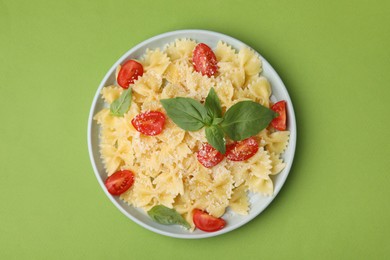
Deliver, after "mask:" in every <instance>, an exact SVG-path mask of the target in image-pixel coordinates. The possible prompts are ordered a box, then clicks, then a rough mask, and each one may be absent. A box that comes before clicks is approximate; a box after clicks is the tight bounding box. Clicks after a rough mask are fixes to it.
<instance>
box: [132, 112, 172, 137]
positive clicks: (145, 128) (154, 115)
mask: <svg viewBox="0 0 390 260" xmlns="http://www.w3.org/2000/svg"><path fill="white" fill-rule="evenodd" d="M131 124H132V125H133V126H134V128H135V129H136V130H137V131H138V132H140V133H143V134H144V135H158V134H159V133H161V132H162V130H163V127H164V124H165V115H164V114H163V113H161V112H158V111H149V112H145V113H141V114H138V115H137V116H136V117H134V118H133V120H131Z"/></svg>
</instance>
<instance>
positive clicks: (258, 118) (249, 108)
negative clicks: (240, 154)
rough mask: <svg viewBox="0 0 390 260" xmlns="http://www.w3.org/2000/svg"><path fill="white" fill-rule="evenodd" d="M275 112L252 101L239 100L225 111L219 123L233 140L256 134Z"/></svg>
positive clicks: (264, 126) (270, 119)
mask: <svg viewBox="0 0 390 260" xmlns="http://www.w3.org/2000/svg"><path fill="white" fill-rule="evenodd" d="M276 115H277V113H276V112H274V111H272V110H271V109H268V108H266V107H264V106H262V105H260V104H259V103H256V102H253V101H241V102H238V103H237V104H235V105H233V106H232V107H230V108H229V109H228V111H226V113H225V115H224V117H223V118H224V121H223V122H222V123H221V127H222V129H223V131H224V132H225V133H226V134H227V135H228V136H229V137H230V138H231V139H232V140H234V141H241V140H244V139H246V138H248V137H251V136H253V135H256V134H258V133H259V132H260V131H261V130H263V129H264V128H266V127H267V126H268V125H269V123H270V122H271V121H272V119H274V118H275V117H276Z"/></svg>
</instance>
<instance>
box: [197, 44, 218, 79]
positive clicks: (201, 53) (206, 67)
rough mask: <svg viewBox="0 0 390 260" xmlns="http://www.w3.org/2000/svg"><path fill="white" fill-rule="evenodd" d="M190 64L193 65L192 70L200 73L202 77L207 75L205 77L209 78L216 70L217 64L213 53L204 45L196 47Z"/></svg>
mask: <svg viewBox="0 0 390 260" xmlns="http://www.w3.org/2000/svg"><path fill="white" fill-rule="evenodd" d="M192 62H193V64H194V69H195V70H196V71H197V72H200V73H202V75H207V77H211V76H212V75H214V74H215V73H216V72H217V70H218V66H217V63H218V62H217V58H216V57H215V54H214V52H213V51H212V50H211V49H210V47H209V46H207V45H206V44H204V43H199V44H198V45H196V47H195V49H194V53H193V56H192Z"/></svg>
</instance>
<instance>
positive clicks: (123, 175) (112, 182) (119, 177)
mask: <svg viewBox="0 0 390 260" xmlns="http://www.w3.org/2000/svg"><path fill="white" fill-rule="evenodd" d="M133 183H134V173H132V172H131V171H128V170H123V171H117V172H115V173H114V174H112V175H111V176H110V177H108V178H107V180H106V182H105V185H106V188H107V190H108V192H109V193H110V194H112V195H121V194H122V193H124V192H125V191H127V190H128V189H130V187H131V186H132V185H133Z"/></svg>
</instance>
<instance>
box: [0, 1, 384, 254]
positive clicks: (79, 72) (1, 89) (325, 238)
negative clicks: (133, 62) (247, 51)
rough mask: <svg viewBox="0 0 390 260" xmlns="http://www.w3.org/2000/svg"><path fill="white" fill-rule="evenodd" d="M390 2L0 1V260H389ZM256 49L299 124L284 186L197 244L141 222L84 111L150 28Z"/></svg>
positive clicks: (152, 32) (158, 31)
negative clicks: (116, 191) (261, 207)
mask: <svg viewBox="0 0 390 260" xmlns="http://www.w3.org/2000/svg"><path fill="white" fill-rule="evenodd" d="M389 10H390V2H389V1H286V0H284V1H255V0H247V1H245V2H243V1H230V0H223V1H222V0H218V1H203V0H198V1H178V0H168V1H149V0H147V1H145V0H144V1H133V0H127V1H125V0H122V1H117V0H115V1H111V0H110V1H109V0H106V1H103V0H99V1H27V0H25V1H22V0H19V1H17V0H16V1H12V0H5V1H4V0H0V78H1V85H0V118H1V121H0V160H1V161H0V196H1V197H0V198H1V205H0V259H389V258H390V247H389V245H388V244H389V239H390V224H389V223H390V222H389V219H390V203H389V199H390V186H389V184H390V177H389V176H390V159H389V158H388V157H389V156H390V141H389V136H388V132H389V127H390V123H389V109H390V100H389V99H390V95H389V94H390V90H389V89H390V87H389V82H390V72H389V71H390V51H389V46H390V31H389V26H390V11H389ZM178 29H206V30H212V31H217V32H221V33H224V34H228V35H230V36H233V37H235V38H237V39H240V40H241V41H243V42H245V43H247V44H248V45H250V46H252V47H253V48H254V49H256V50H257V51H258V52H260V53H261V54H262V55H263V56H264V57H265V58H266V59H267V60H268V61H269V62H270V63H271V64H272V66H273V67H274V68H275V69H276V71H278V73H279V75H280V76H281V78H282V79H283V81H284V83H285V85H286V86H287V89H288V91H289V93H290V96H291V98H292V100H293V105H294V108H295V112H296V117H297V127H298V142H297V150H296V157H295V161H294V164H293V167H292V170H291V172H290V175H289V177H288V179H287V181H286V183H285V186H284V187H283V189H282V190H281V192H280V193H279V195H278V196H277V197H276V199H275V200H274V201H273V203H272V204H271V205H270V206H269V207H268V208H267V209H266V210H265V211H264V212H263V213H262V214H260V215H259V216H258V217H256V218H255V219H254V220H253V221H251V222H249V223H248V224H246V225H244V226H243V227H241V228H239V229H236V230H234V231H232V232H229V233H227V234H224V235H221V236H217V237H213V238H208V239H199V240H185V239H175V238H170V237H165V236H162V235H159V234H156V233H153V232H151V231H148V230H146V229H144V228H142V227H141V226H139V225H138V224H136V223H134V222H132V221H131V220H129V219H128V218H127V217H126V216H124V215H123V214H122V213H121V212H120V211H119V210H117V209H116V208H115V206H114V205H113V204H112V203H111V202H110V201H109V199H108V198H107V197H106V195H105V194H104V192H103V191H102V189H101V188H100V186H99V184H98V182H97V181H96V178H95V175H94V172H93V169H92V166H91V163H90V160H89V155H88V149H87V119H88V113H89V109H90V107H91V104H92V99H93V96H94V94H95V92H96V89H97V87H98V85H99V83H100V81H101V80H102V78H103V76H104V75H105V73H106V72H107V71H108V69H109V68H110V67H111V66H112V64H113V63H114V62H115V61H116V60H117V59H118V58H119V57H120V56H121V55H123V54H124V53H125V52H126V51H127V50H128V49H130V48H131V47H133V46H135V45H136V44H138V43H140V42H141V41H144V40H146V39H148V38H150V37H152V36H154V35H157V34H161V33H164V32H167V31H173V30H178Z"/></svg>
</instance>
